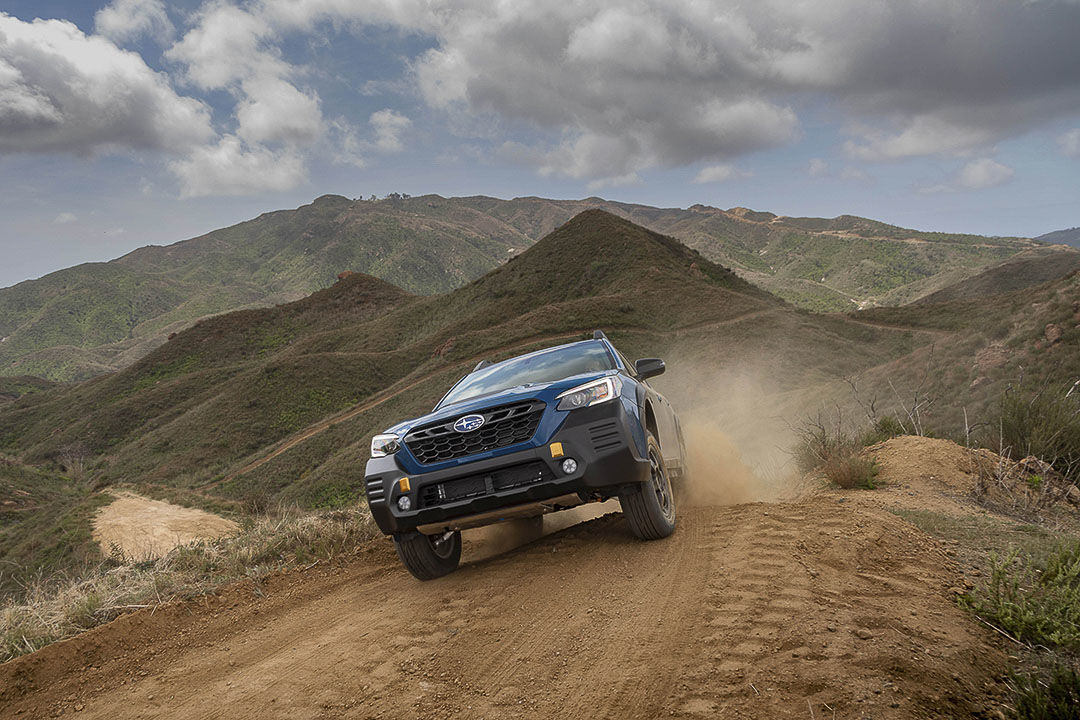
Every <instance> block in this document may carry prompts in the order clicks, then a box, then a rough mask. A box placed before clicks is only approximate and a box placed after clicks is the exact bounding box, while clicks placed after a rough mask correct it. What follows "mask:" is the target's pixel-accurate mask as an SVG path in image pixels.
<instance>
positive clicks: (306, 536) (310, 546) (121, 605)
mask: <svg viewBox="0 0 1080 720" xmlns="http://www.w3.org/2000/svg"><path fill="white" fill-rule="evenodd" d="M376 534H377V531H376V529H375V525H374V522H373V521H372V520H371V516H370V515H369V514H368V513H367V511H366V510H337V511H329V512H321V513H300V512H297V511H286V510H283V511H279V512H277V513H275V514H274V515H273V516H263V517H260V518H258V519H255V520H253V521H251V522H250V523H248V524H247V525H246V526H245V527H244V528H243V529H242V530H241V532H240V533H239V534H238V535H236V536H234V537H230V538H222V539H220V540H215V541H208V542H199V543H194V544H191V545H187V546H182V547H178V548H176V549H175V550H173V551H172V552H170V553H169V554H168V555H166V556H164V557H162V558H159V559H157V560H152V561H144V562H133V561H125V560H123V559H121V560H120V561H119V564H117V562H116V561H112V562H108V563H103V564H101V565H99V566H97V567H96V568H93V569H91V570H89V571H87V572H85V573H83V574H81V575H78V576H71V575H61V576H53V577H41V578H38V579H35V580H31V581H28V582H27V583H26V584H25V585H24V587H23V589H22V592H21V593H20V594H19V596H18V597H16V598H11V599H8V600H7V601H6V602H5V603H4V605H3V606H2V607H0V662H3V661H6V660H10V659H11V658H14V657H17V656H19V655H22V654H24V653H28V652H33V651H35V650H38V649H40V648H42V647H44V646H45V645H48V644H49V643H52V642H56V641H57V640H62V639H64V638H67V637H71V636H73V635H76V634H78V633H80V632H84V631H86V630H89V629H90V628H92V627H94V626H96V625H100V624H102V623H105V622H108V621H109V620H112V619H113V618H115V617H117V616H118V615H121V614H123V613H125V612H129V611H131V610H135V609H139V608H144V607H152V606H155V605H159V604H161V603H164V602H168V601H170V600H175V599H184V598H190V597H195V596H198V595H201V594H204V593H207V592H211V591H213V590H214V589H216V588H218V587H221V586H222V585H225V584H227V583H230V582H234V581H237V580H243V579H256V578H260V577H263V576H265V575H267V574H269V573H272V572H274V571H277V570H281V569H283V568H288V567H296V566H301V565H306V564H310V563H312V562H314V561H318V560H329V559H332V558H335V557H339V556H342V555H346V554H349V553H351V552H353V551H354V550H355V548H356V546H357V545H358V544H359V543H361V542H364V541H366V540H369V539H371V538H372V537H375V535H376Z"/></svg>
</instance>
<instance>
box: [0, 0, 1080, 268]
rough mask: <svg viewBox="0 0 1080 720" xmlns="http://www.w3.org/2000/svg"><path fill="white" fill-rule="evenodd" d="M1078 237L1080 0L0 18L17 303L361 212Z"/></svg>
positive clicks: (395, 6) (130, 5) (303, 0)
mask: <svg viewBox="0 0 1080 720" xmlns="http://www.w3.org/2000/svg"><path fill="white" fill-rule="evenodd" d="M392 192H400V193H408V194H410V195H422V194H426V193H438V194H440V195H444V196H461V195H478V194H483V195H492V196H495V197H502V198H511V197H519V196H527V195H536V196H542V197H553V198H582V197H588V196H593V195H596V196H601V197H605V198H609V199H614V200H621V201H625V202H638V203H644V204H648V205H657V206H666V207H688V206H690V205H693V204H696V203H702V204H706V205H712V206H715V207H721V208H729V207H735V206H744V207H750V208H753V209H756V210H767V211H770V212H774V213H778V214H783V215H795V216H819V217H832V216H835V215H840V214H845V213H847V214H855V215H862V216H865V217H871V218H875V219H879V220H883V221H886V222H890V223H894V224H897V225H902V226H905V227H913V228H917V229H924V230H941V231H947V232H972V233H979V234H987V235H1020V236H1027V237H1031V236H1036V235H1040V234H1042V233H1046V232H1050V231H1053V230H1059V229H1062V228H1067V227H1074V226H1078V225H1080V0H906V1H905V0H755V1H754V2H749V1H748V0H712V1H706V0H618V1H616V0H611V1H605V0H595V1H593V2H579V3H551V2H549V1H548V0H514V1H513V2H508V1H507V0H458V1H453V0H441V1H439V0H364V1H363V2H357V1H355V0H246V1H245V0H207V1H202V0H189V1H187V2H175V3H168V2H163V1H162V0H113V2H109V3H94V2H87V1H86V0H80V1H78V2H76V1H74V0H64V1H61V0H32V1H29V0H26V1H24V0H0V217H2V222H0V287H5V286H8V285H12V284H15V283H18V282H20V281H23V280H26V279H28V278H34V277H39V276H41V275H43V274H45V273H48V272H51V271H54V270H57V269H60V268H63V267H68V266H71V265H74V264H77V263H81V262H87V261H101V260H108V259H110V258H114V257H117V256H119V255H122V254H124V253H125V252H128V251H130V250H132V249H134V248H136V247H140V246H143V245H148V244H158V245H160V244H168V243H172V242H176V241H179V240H183V239H186V238H189V237H194V236H197V235H200V234H202V233H205V232H208V231H210V230H213V229H216V228H219V227H224V226H227V225H231V224H234V223H236V222H240V221H243V220H246V219H249V218H251V217H254V216H256V215H258V214H260V213H262V212H266V211H270V210H277V209H282V208H291V207H297V206H299V205H302V204H306V203H308V202H310V201H311V200H312V199H314V198H315V197H318V196H319V195H323V194H326V193H335V194H340V195H345V196H348V197H361V196H362V197H369V196H371V195H377V196H380V197H381V196H385V195H386V194H388V193H392Z"/></svg>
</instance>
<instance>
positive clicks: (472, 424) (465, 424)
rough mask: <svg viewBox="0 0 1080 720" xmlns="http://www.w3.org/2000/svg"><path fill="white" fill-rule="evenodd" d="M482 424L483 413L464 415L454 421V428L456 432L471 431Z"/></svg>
mask: <svg viewBox="0 0 1080 720" xmlns="http://www.w3.org/2000/svg"><path fill="white" fill-rule="evenodd" d="M483 424H484V416H483V415H464V416H462V417H459V418H458V419H457V422H455V423H454V429H455V430H457V431H458V432H472V431H473V430H475V429H476V428H478V427H480V426H481V425H483Z"/></svg>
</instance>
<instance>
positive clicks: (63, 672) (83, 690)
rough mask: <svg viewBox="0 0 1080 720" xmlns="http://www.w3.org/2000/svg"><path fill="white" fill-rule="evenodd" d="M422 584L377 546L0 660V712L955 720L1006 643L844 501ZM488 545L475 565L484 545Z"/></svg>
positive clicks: (745, 508) (719, 519)
mask: <svg viewBox="0 0 1080 720" xmlns="http://www.w3.org/2000/svg"><path fill="white" fill-rule="evenodd" d="M482 550H483V548H477V547H473V546H470V547H468V548H467V556H466V562H465V564H464V566H463V567H462V569H461V570H460V571H459V572H457V573H454V574H452V575H450V576H448V577H446V578H442V579H440V580H437V581H434V582H430V583H420V582H417V581H415V580H414V579H413V578H412V577H411V576H409V575H408V574H407V573H406V572H405V571H404V570H402V569H401V567H400V565H399V564H398V562H397V558H396V556H395V555H394V553H393V551H392V549H391V548H390V545H389V543H387V542H385V541H382V540H378V541H374V542H373V543H371V544H370V545H369V546H366V547H365V548H364V549H363V550H362V552H361V553H359V554H358V556H357V557H356V558H354V559H353V560H350V561H348V562H346V563H344V564H339V565H336V566H333V567H328V568H320V567H316V568H312V569H310V570H308V571H306V572H299V573H293V574H289V575H283V576H276V577H273V578H270V579H269V580H266V581H263V582H260V583H258V584H254V585H253V584H241V585H238V586H235V587H233V588H230V589H228V590H226V591H225V592H223V593H222V594H221V595H220V596H216V597H209V598H205V599H202V600H199V601H195V602H191V603H187V604H179V605H173V606H170V607H166V608H164V609H160V610H158V611H157V612H156V614H151V613H150V612H149V611H143V612H139V613H135V614H133V615H128V616H124V617H122V618H120V619H119V620H117V621H115V622H113V623H111V624H110V625H107V626H104V627H102V628H99V629H97V630H94V631H91V632H89V633H86V634H85V635H83V636H80V637H78V638H75V639H73V640H71V641H67V642H64V643H59V644H56V645H53V646H50V647H47V648H45V649H44V650H42V651H39V652H38V653H35V654H33V655H30V656H25V657H23V658H20V659H17V660H15V661H13V662H11V663H7V664H6V665H2V666H0V715H2V716H4V717H46V716H52V715H54V714H55V713H60V712H63V713H65V716H66V714H67V713H70V712H73V711H75V712H77V715H76V717H80V718H104V719H107V720H120V719H123V718H144V717H169V718H172V719H176V720H184V719H188V718H190V719H192V720H194V719H196V718H197V719H199V720H207V719H210V718H222V719H225V718H228V719H229V720H244V719H245V718H252V719H255V718H258V719H262V718H299V717H302V718H376V717H383V718H444V717H445V718H448V717H464V718H499V717H513V718H517V717H520V718H562V717H567V716H571V715H581V714H582V713H584V714H585V715H586V716H588V717H612V718H615V717H617V718H655V717H658V716H661V715H663V716H670V717H681V718H706V717H716V716H718V715H721V714H722V715H723V716H724V717H747V718H777V717H799V718H806V717H809V716H810V715H811V713H812V714H813V715H814V716H815V717H833V713H834V712H835V716H836V717H840V718H847V717H863V716H872V717H875V718H904V717H912V716H918V717H934V716H940V717H954V716H969V715H971V714H973V713H978V712H982V711H983V710H984V709H986V708H985V707H984V706H983V703H985V701H986V697H987V692H988V688H989V689H990V691H992V690H993V689H994V687H996V686H995V682H996V679H997V677H998V676H999V674H1000V668H1001V666H1002V660H1003V657H1002V655H1001V653H1000V652H999V651H998V650H996V649H994V647H993V645H992V641H991V638H992V636H990V635H989V631H988V630H985V628H981V627H980V626H978V625H977V624H975V623H973V622H972V621H971V620H970V619H968V618H967V617H965V616H964V614H963V612H962V611H961V610H960V609H959V608H958V607H957V605H956V603H955V602H954V601H953V600H952V595H951V593H950V590H949V588H950V587H951V586H952V585H953V584H954V583H955V582H956V579H955V575H954V571H952V570H950V567H949V562H948V558H947V556H946V555H945V553H944V552H943V551H942V549H941V548H940V547H938V546H937V544H936V543H935V542H934V541H932V540H931V539H929V538H928V537H927V536H925V535H923V534H922V533H920V532H919V531H917V530H915V529H914V528H913V527H912V526H910V525H907V524H906V523H904V522H903V521H902V520H900V519H899V518H897V517H895V516H893V515H891V514H889V513H887V512H883V511H880V510H875V509H872V508H861V507H853V506H852V503H850V502H844V501H843V500H842V499H841V500H840V501H838V499H837V497H836V496H835V495H830V494H826V495H818V496H813V497H807V498H804V499H803V500H800V501H798V502H789V503H749V504H740V505H730V506H716V505H705V506H693V507H684V509H683V510H682V511H681V515H680V518H679V528H678V530H677V532H676V533H675V535H674V536H672V537H671V538H668V539H666V540H663V541H658V542H651V543H642V542H639V541H637V540H635V539H634V538H633V537H632V536H631V535H630V533H629V531H628V529H627V528H626V525H625V522H624V521H623V519H622V517H621V516H620V515H618V514H611V515H606V516H604V517H601V518H598V519H594V520H591V521H588V522H586V523H583V524H579V525H575V526H573V527H570V528H567V529H565V530H562V531H560V532H557V533H554V534H551V535H547V536H545V537H543V538H540V539H539V540H536V541H534V542H531V543H528V544H525V545H523V546H521V547H518V548H516V549H513V550H511V551H509V552H505V553H502V554H497V555H494V556H487V555H486V553H484V552H482ZM478 558H479V559H478Z"/></svg>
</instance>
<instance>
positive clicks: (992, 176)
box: [957, 158, 1014, 190]
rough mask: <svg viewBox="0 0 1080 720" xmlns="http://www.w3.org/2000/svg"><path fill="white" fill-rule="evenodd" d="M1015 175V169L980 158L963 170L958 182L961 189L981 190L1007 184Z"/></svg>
mask: <svg viewBox="0 0 1080 720" xmlns="http://www.w3.org/2000/svg"><path fill="white" fill-rule="evenodd" d="M1013 174H1014V171H1013V169H1012V168H1011V167H1008V166H1007V165H1002V164H1001V163H999V162H996V161H994V160H991V159H990V158H980V159H978V160H973V161H972V162H969V163H968V164H967V165H965V166H964V167H963V168H961V169H960V174H959V176H958V177H957V181H958V182H959V184H960V186H961V187H965V188H969V189H971V190H981V189H982V188H988V187H994V186H995V185H1001V184H1003V183H1006V182H1008V181H1009V180H1011V179H1012V176H1013Z"/></svg>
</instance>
